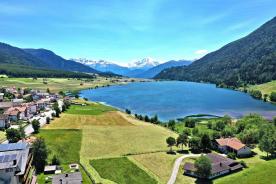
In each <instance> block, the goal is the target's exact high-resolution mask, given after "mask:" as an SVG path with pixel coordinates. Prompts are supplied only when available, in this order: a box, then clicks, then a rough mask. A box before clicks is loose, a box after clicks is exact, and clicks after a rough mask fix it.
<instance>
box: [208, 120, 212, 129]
mask: <svg viewBox="0 0 276 184" xmlns="http://www.w3.org/2000/svg"><path fill="white" fill-rule="evenodd" d="M207 127H208V129H212V122H211V121H208V122H207Z"/></svg>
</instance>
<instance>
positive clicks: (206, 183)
mask: <svg viewBox="0 0 276 184" xmlns="http://www.w3.org/2000/svg"><path fill="white" fill-rule="evenodd" d="M195 183H196V184H213V181H212V180H208V179H199V178H198V179H196V181H195Z"/></svg>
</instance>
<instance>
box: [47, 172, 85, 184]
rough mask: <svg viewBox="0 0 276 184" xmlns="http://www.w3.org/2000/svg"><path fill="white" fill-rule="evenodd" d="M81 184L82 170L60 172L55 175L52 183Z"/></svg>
mask: <svg viewBox="0 0 276 184" xmlns="http://www.w3.org/2000/svg"><path fill="white" fill-rule="evenodd" d="M67 183H74V184H81V183H82V176H81V173H80V172H74V173H68V174H58V175H54V176H53V179H52V184H67Z"/></svg>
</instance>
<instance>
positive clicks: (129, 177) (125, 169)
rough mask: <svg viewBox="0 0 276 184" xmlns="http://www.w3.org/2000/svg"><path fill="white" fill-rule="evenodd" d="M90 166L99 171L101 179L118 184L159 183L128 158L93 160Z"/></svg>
mask: <svg viewBox="0 0 276 184" xmlns="http://www.w3.org/2000/svg"><path fill="white" fill-rule="evenodd" d="M90 164H91V165H92V166H93V167H94V168H95V169H96V170H97V171H98V173H99V174H100V176H101V177H103V178H105V179H109V180H111V181H115V182H116V183H120V184H129V183H136V184H145V183H147V184H154V183H157V181H156V180H155V179H154V178H152V177H150V176H149V175H148V174H147V173H146V172H145V171H144V170H142V169H140V168H139V167H137V166H136V165H135V164H134V163H132V162H131V161H130V160H129V159H128V158H126V157H121V158H108V159H97V160H91V162H90Z"/></svg>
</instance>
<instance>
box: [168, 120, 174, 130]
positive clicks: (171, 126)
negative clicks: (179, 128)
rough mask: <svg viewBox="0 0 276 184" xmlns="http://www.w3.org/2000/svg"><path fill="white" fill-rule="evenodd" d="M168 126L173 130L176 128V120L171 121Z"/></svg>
mask: <svg viewBox="0 0 276 184" xmlns="http://www.w3.org/2000/svg"><path fill="white" fill-rule="evenodd" d="M168 128H169V129H171V130H172V131H174V130H175V121H174V120H170V121H169V123H168Z"/></svg>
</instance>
